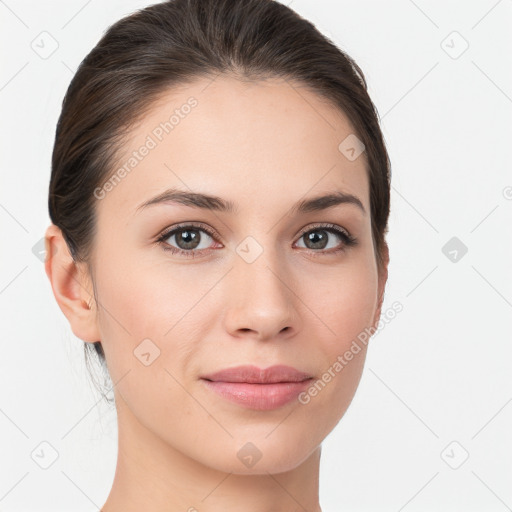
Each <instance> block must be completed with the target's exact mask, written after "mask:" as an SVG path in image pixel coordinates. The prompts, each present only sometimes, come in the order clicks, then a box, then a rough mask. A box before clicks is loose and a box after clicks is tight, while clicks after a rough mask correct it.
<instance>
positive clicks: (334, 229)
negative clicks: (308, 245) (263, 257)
mask: <svg viewBox="0 0 512 512" xmlns="http://www.w3.org/2000/svg"><path fill="white" fill-rule="evenodd" d="M186 228H194V229H197V230H199V231H205V232H206V234H207V235H208V236H210V237H211V238H213V239H214V240H216V239H217V238H220V237H219V235H218V234H217V233H216V232H215V231H214V230H213V229H211V228H210V227H208V226H206V225H205V224H202V223H197V224H196V223H192V224H190V223H188V224H178V225H176V226H172V228H171V229H168V230H165V231H164V232H163V233H162V234H161V235H160V236H158V238H157V239H156V242H157V243H159V244H161V245H162V246H163V249H164V250H166V251H170V252H171V253H173V254H180V255H183V256H185V257H186V258H195V257H196V253H197V252H203V251H206V252H207V253H209V252H211V251H212V250H214V249H191V250H188V251H186V250H184V249H178V248H176V247H173V246H172V245H169V244H168V243H167V242H166V240H167V239H168V238H169V237H170V236H172V235H174V234H176V233H179V232H180V231H186ZM316 230H324V231H328V232H329V233H334V234H335V235H338V236H339V238H341V239H342V241H343V243H342V245H341V247H339V248H337V249H331V250H328V251H325V250H314V249H309V250H308V251H309V252H310V253H312V254H313V256H315V257H316V256H322V255H334V254H338V253H340V252H342V251H345V250H346V249H348V248H349V247H353V246H355V245H357V243H358V241H357V239H356V238H354V237H353V236H352V235H351V234H350V233H349V232H348V231H345V230H342V229H340V228H339V227H338V226H336V224H314V225H313V226H310V227H308V229H306V230H303V231H302V232H301V234H300V235H299V240H300V239H301V238H302V237H303V236H304V235H306V234H308V233H310V232H312V231H316Z"/></svg>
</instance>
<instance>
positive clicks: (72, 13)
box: [0, 0, 512, 512]
mask: <svg viewBox="0 0 512 512" xmlns="http://www.w3.org/2000/svg"><path fill="white" fill-rule="evenodd" d="M146 5H149V3H148V2H144V1H135V0H130V1H127V0H122V1H121V0H116V1H113V0H110V1H108V2H106V1H99V0H92V1H89V2H87V1H86V0H73V1H69V0H68V1H64V0H62V1H59V2H57V1H46V2H37V1H35V0H32V1H30V2H29V1H21V0H5V1H1V2H0V19H1V27H2V30H0V39H1V48H2V65H1V70H0V105H1V112H2V115H1V134H0V140H1V143H2V152H1V160H0V161H1V179H2V186H1V189H0V225H1V230H2V231H1V239H2V246H1V247H2V250H1V258H2V259H1V265H0V308H1V313H2V333H1V334H2V340H1V343H2V345H1V346H2V357H1V359H0V379H1V381H0V433H1V436H0V510H1V511H30V510H37V511H43V510H48V511H50V510H51V511H52V512H55V511H69V510H73V511H75V510H76V511H92V510H98V508H99V507H100V506H101V505H102V504H103V503H104V500H105V499H106V496H107V494H108V492H109V490H110V487H111V484H112V479H113V476H114V470H115V462H116V449H117V445H116V436H117V432H116V423H115V414H114V411H113V410H110V411H109V409H108V407H107V406H106V405H105V404H104V403H103V402H102V401H101V400H100V397H99V395H98V394H97V393H96V392H95V391H94V388H93V387H92V385H91V383H90V380H89V377H88V375H87V373H86V369H85V366H84V358H83V352H82V346H83V343H82V342H81V341H80V340H78V339H77V338H76V337H74V335H73V334H72V332H71V330H70V328H69V325H68V323H67V321H66V319H65V317H64V316H63V314H62V313H61V311H60V309H59V308H58V306H57V304H56V302H55V300H54V298H53V294H52V292H51V288H50V284H49V282H48V280H47V277H46V274H45V273H44V267H43V264H42V262H41V261H40V259H38V258H37V257H36V256H35V255H34V254H33V251H32V249H33V247H34V246H35V245H36V244H37V243H38V242H39V241H40V240H41V238H42V236H43V234H44V230H45V229H46V227H47V225H48V224H49V217H48V213H47V197H48V195H47V194H48V183H49V176H50V156H51V151H52V147H53V138H54V132H55V125H56V122H57V118H58V115H59V113H60V105H61V101H62V98H63V96H64V93H65V91H66V89H67V86H68V84H69V82H70V80H71V78H72V76H73V73H74V70H75V69H76V67H77V66H78V64H79V62H80V61H81V60H82V59H83V58H84V57H85V55H86V54H87V53H88V52H89V51H90V50H91V49H92V48H93V46H94V45H95V44H96V42H97V41H98V39H99V38H100V36H101V35H102V33H103V32H104V31H105V29H106V28H107V27H108V26H109V25H110V24H112V23H113V22H114V21H116V20H118V19H119V18H121V17H123V16H124V15H126V14H128V13H130V12H132V11H133V10H135V9H137V8H141V7H144V6H146ZM290 7H292V8H293V9H295V10H296V11H297V12H298V13H299V14H301V15H303V16H304V17H306V18H307V19H309V20H311V21H312V22H313V23H315V24H316V25H317V27H318V28H319V29H320V30H321V31H322V32H323V33H324V34H325V35H327V36H328V37H330V38H332V39H333V40H334V42H335V43H336V44H338V45H339V46H340V47H342V48H343V49H344V50H346V51H347V52H348V53H349V55H351V56H352V57H353V58H354V59H355V60H356V62H357V63H358V64H359V65H360V66H361V67H362V69H363V71H364V73H365V75H366V77H367V79H368V82H369V90H370V95H371V97H372V98H373V100H374V102H375V104H376V106H377V108H378V111H379V113H380V116H381V119H382V128H383V131H384V135H385V138H386V141H387V144H388V148H389V152H390V156H391V160H392V165H393V167H392V214H391V218H390V233H389V236H388V242H389V244H390V247H391V263H390V275H389V282H388V287H387V292H386V300H385V304H384V310H385V309H386V308H388V307H390V306H391V304H392V303H393V302H394V301H400V302H401V303H402V305H403V311H402V312H401V313H399V314H398V315H397V316H396V318H395V319H394V320H393V321H392V322H390V323H389V324H388V325H387V326H386V327H385V328H384V329H383V330H382V331H380V332H379V333H378V334H377V335H376V336H375V337H374V339H373V341H372V342H371V344H370V348H369V352H368V359H367V363H366V366H365V371H364V373H363V376H362V379H361V383H360V386H359V388H358V391H357V393H356V396H355V398H354V401H353V403H352V404H351V406H350V407H349V409H348V411H347V413H346V415H345V416H344V417H343V419H342V420H341V422H340V423H339V425H338V426H337V427H336V429H335V430H334V431H333V432H332V433H331V434H330V435H329V436H328V437H327V439H326V440H325V442H324V443H323V451H322V465H321V475H320V493H321V495H320V498H321V500H320V501H321V505H322V507H323V510H324V512H330V511H341V510H343V511H366V510H368V511H376V510H378V511H393V512H398V511H402V510H405V511H406V512H414V511H431V510H439V511H484V510H485V511H487V512H491V511H496V512H501V511H505V510H512V441H511V435H510V433H511V432H512V429H511V427H512V379H511V371H510V366H511V362H512V357H511V356H512V348H511V343H510V341H511V336H510V327H511V318H512V315H511V313H512V271H511V262H512V242H511V238H512V237H511V226H512V200H511V199H512V188H511V187H512V173H511V166H510V164H511V157H510V145H511V140H512V139H511V135H512V133H511V132H512V130H511V120H512V116H511V114H512V99H511V98H512V72H511V68H510V62H511V60H510V55H511V49H512V47H511V42H512V31H511V29H510V27H511V21H512V2H511V1H510V0H500V1H496V0H489V1H487V0H485V1H483V0H482V1H478V2H477V1H472V2H468V1H440V0H438V1H430V2H427V1H424V0H422V1H420V0H416V1H415V2H413V1H407V0H393V1H386V2H383V1H377V0H374V1H346V0H343V1H339V0H338V1H334V0H332V1H328V0H321V1H319V0H315V1H314V2H313V1H312V0H310V1H306V0H303V1H301V0H293V1H292V2H291V4H290ZM43 31H46V32H48V33H49V34H51V37H53V38H54V39H55V40H56V41H57V43H58V48H57V50H56V51H55V52H54V53H53V54H52V55H51V56H49V57H48V58H46V59H43V58H41V57H40V56H39V55H38V54H37V53H36V52H35V51H34V50H33V49H32V47H31V44H32V45H34V44H35V43H33V41H35V42H36V43H37V41H40V39H38V37H48V36H47V35H44V36H40V34H41V32H43ZM454 31H456V32H457V33H458V34H453V32H454ZM443 41H444V42H443ZM464 41H466V42H467V44H469V47H468V48H467V50H466V51H464V52H463V53H462V54H460V55H458V54H459V53H460V52H461V50H463V49H464V45H465V44H466V43H464ZM46 47H47V48H48V46H46ZM454 57H457V58H454ZM452 237H457V238H458V239H459V240H460V241H461V242H462V243H463V244H464V245H465V246H466V247H467V249H468V251H467V253H466V254H465V255H463V256H462V257H459V258H458V260H457V261H455V262H454V261H451V260H450V259H449V257H447V256H445V254H444V253H443V251H442V248H443V247H444V245H445V244H446V243H447V242H448V241H449V240H450V239H451V238H452ZM458 254H459V256H460V254H461V253H460V251H459V253H458ZM43 441H46V442H47V443H50V444H51V445H52V446H53V447H54V449H55V450H56V451H57V452H58V455H59V456H58V459H57V460H56V462H55V463H54V464H52V465H51V466H50V467H49V468H48V469H46V470H45V469H42V468H41V467H40V466H39V465H38V464H36V462H35V461H34V460H33V459H32V458H31V453H32V452H33V450H34V449H36V451H37V450H39V453H42V452H41V449H42V450H43V452H44V453H46V454H48V453H51V449H49V448H48V447H47V446H46V445H43V447H41V446H39V445H40V443H41V442H43ZM454 441H455V443H454V444H450V443H453V442H454ZM447 447H448V448H447ZM446 448H447V449H446ZM466 452H467V453H466ZM467 455H469V457H468V458H467V460H466V461H465V462H464V463H463V464H462V465H460V467H459V468H458V469H453V468H452V467H450V465H451V466H457V465H459V464H460V463H461V462H462V461H463V458H464V456H467ZM241 509H243V506H242V505H241Z"/></svg>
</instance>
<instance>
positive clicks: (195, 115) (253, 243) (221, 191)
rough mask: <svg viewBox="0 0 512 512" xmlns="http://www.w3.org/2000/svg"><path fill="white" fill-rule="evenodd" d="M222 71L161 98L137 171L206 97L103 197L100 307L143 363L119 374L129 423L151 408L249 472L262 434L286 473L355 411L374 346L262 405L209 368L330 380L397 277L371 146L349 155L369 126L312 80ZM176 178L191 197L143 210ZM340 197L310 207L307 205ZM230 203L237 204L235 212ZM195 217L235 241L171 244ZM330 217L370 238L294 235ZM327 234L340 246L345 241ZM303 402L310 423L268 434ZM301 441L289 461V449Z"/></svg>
mask: <svg viewBox="0 0 512 512" xmlns="http://www.w3.org/2000/svg"><path fill="white" fill-rule="evenodd" d="M207 83H208V81H206V80H198V81H197V82H195V83H193V84H190V85H189V86H188V87H187V88H183V89H179V90H169V91H168V92H167V93H166V94H165V95H162V96H161V97H160V98H159V100H158V102H156V103H155V104H154V105H153V107H152V109H150V110H149V111H148V113H147V114H146V116H145V117H144V118H143V119H142V120H141V122H140V123H138V124H137V125H136V128H135V129H134V131H133V132H132V133H131V134H130V137H127V141H128V142H126V144H125V146H124V147H123V151H122V152H121V153H123V154H122V155H121V156H120V158H119V162H118V164H119V166H122V165H123V164H124V163H125V162H126V161H128V160H129V158H131V156H130V155H133V152H134V151H137V152H138V154H139V156H140V148H141V147H144V145H145V144H147V141H148V140H149V139H148V136H149V137H150V138H152V139H157V137H156V135H155V130H156V128H157V127H159V126H161V125H162V123H164V122H165V121H166V120H169V117H170V115H171V114H172V112H173V111H176V109H178V110H179V109H180V108H183V105H186V104H187V100H188V99H189V98H191V97H192V98H194V99H195V101H196V105H195V106H194V107H193V108H189V109H185V110H186V112H187V114H183V112H182V115H181V116H178V118H179V121H177V122H176V124H175V125H174V127H173V128H172V130H171V129H169V133H161V132H159V131H157V132H156V133H160V135H161V140H157V142H156V144H155V145H154V146H152V147H151V148H150V149H149V150H148V151H147V152H146V151H143V153H144V155H145V156H143V157H141V158H140V161H138V163H137V164H136V166H135V167H134V168H133V169H132V170H131V171H130V172H129V173H126V174H125V175H124V177H123V178H122V179H120V180H119V182H118V183H117V184H116V185H115V186H114V187H112V189H111V190H110V191H109V192H108V193H106V194H105V197H103V198H102V199H101V200H98V202H97V212H98V230H97V233H96V239H95V246H94V254H93V261H94V268H95V281H96V287H97V290H96V291H97V294H98V297H99V300H100V301H101V302H102V303H103V304H104V306H105V309H106V311H108V314H107V313H105V312H101V311H100V314H99V317H98V321H99V326H100V330H101V333H102V340H103V345H104V350H105V354H106V357H107V361H108V364H109V371H110V374H111V376H112V379H113V381H114V382H115V381H117V380H118V379H120V378H121V377H122V376H123V375H125V374H126V372H128V371H129V374H128V375H127V376H126V378H123V379H122V381H120V382H119V384H118V385H117V386H116V393H117V394H118V396H119V401H118V414H119V421H120V422H121V423H123V422H125V423H126V424H132V425H133V424H135V421H136V422H137V424H138V425H139V426H138V428H144V429H146V431H147V432H151V435H154V436H156V437H157V438H158V439H161V440H164V441H165V443H167V444H168V445H170V446H173V447H175V448H177V449H179V450H180V451H181V452H182V453H185V454H187V455H188V456H190V457H192V458H193V459H195V460H198V461H201V462H203V463H204V464H206V465H212V461H215V462H214V464H215V466H216V467H217V468H221V469H223V470H228V471H230V470H234V471H236V472H239V471H240V467H239V466H238V465H237V462H239V461H237V460H236V458H233V457H232V456H231V453H232V452H233V450H234V449H235V447H239V446H242V445H244V443H245V442H246V441H247V440H248V439H251V440H252V442H253V443H255V444H257V445H258V446H259V447H260V449H261V450H262V451H265V453H266V458H265V460H263V459H262V462H261V467H260V470H261V471H263V470H265V468H268V469H269V470H270V469H272V470H273V471H275V468H276V466H279V464H283V466H282V467H281V469H282V470H285V469H286V467H288V468H289V467H291V466H292V465H293V464H297V463H298V462H299V459H300V458H301V457H302V458H305V457H306V456H307V454H308V453H310V452H311V450H313V449H314V448H315V446H317V445H318V444H319V443H320V442H321V440H322V439H323V438H324V437H325V435H326V434H327V433H328V432H329V431H330V430H332V428H333V427H334V426H335V424H336V423H337V422H338V421H339V420H340V418H341V417H342V415H343V414H344V413H345V410H346V409H347V407H348V405H349V403H350V401H351V400H352V397H353V395H354V393H355V390H356V388H357V386H358V383H359V379H360V376H361V372H362V369H363V364H364V358H365V353H366V345H364V344H363V345H362V346H361V347H360V350H359V351H358V353H357V354H356V355H354V356H353V359H352V360H351V361H350V362H349V363H348V364H347V365H346V366H345V367H343V369H342V370H341V371H339V372H338V373H335V376H334V377H332V379H331V380H330V382H329V383H328V384H327V385H326V386H325V387H324V388H323V389H322V390H321V391H319V392H318V391H317V393H316V394H315V395H314V396H313V393H314V391H313V392H312V394H311V396H310V400H309V402H308V403H307V404H299V403H298V402H297V400H294V401H292V402H288V403H286V404H284V405H282V406H281V407H278V408H275V409H271V410H266V411H255V410H254V409H251V408H249V407H243V405H240V404H235V403H233V402H232V401H230V400H227V399H225V398H224V397H223V396H222V395H221V394H219V393H216V392H214V391H212V390H211V389H210V388H208V387H207V386H205V381H204V379H202V378H201V377H202V376H203V375H205V374H207V373H211V372H215V371H218V370H221V369H224V368H230V367H234V366H238V365H245V364H249V365H255V366H258V367H259V368H267V367H269V366H273V365H279V364H283V365H288V366H292V367H295V368H296V369H299V370H300V371H302V372H306V373H308V374H309V375H311V376H312V377H313V378H314V380H313V382H315V381H316V380H318V379H321V376H322V375H323V374H324V372H325V371H327V370H328V369H329V368H331V372H332V371H333V370H332V368H333V365H334V364H335V362H336V361H338V357H339V356H340V355H343V354H344V353H345V352H346V351H347V350H349V348H350V347H351V346H352V343H353V342H354V340H356V339H357V336H358V335H359V334H360V333H361V332H362V331H364V329H365V328H368V327H370V326H371V325H372V323H373V322H374V320H375V312H376V308H377V298H378V286H379V282H378V274H377V267H376V261H375V254H374V247H373V241H372V232H371V218H370V204H369V184H368V176H367V170H366V160H365V155H364V152H363V153H362V154H361V155H360V156H359V157H358V158H355V159H349V158H347V157H346V155H345V154H343V152H342V151H340V148H339V145H340V143H341V142H342V141H343V140H345V139H346V138H347V137H348V136H350V135H351V134H353V133H354V130H353V127H352V126H351V124H350V122H349V121H348V119H347V118H346V116H345V115H344V114H343V113H342V112H340V111H339V110H337V109H336V108H334V107H333V106H331V105H329V104H328V103H326V102H325V100H322V99H320V98H319V97H317V96H316V95H315V94H314V93H312V92H309V91H308V90H307V89H305V88H298V89H297V88H294V87H291V86H290V84H289V83H288V82H287V81H280V80H268V81H265V82H258V83H251V84H245V83H242V82H240V81H238V80H236V79H233V78H228V77H224V78H221V77H219V78H217V79H216V80H215V81H214V82H211V83H210V84H209V85H208V86H207V87H205V85H206V84H207ZM298 91H300V94H299V93H298ZM150 145H151V144H150ZM165 191H168V192H169V191H172V193H173V194H174V197H171V196H172V194H171V193H169V194H168V196H167V199H166V200H165V201H163V200H162V201H157V202H154V203H153V204H149V205H146V206H144V207H142V208H139V207H140V206H141V205H142V204H143V203H145V202H148V201H150V200H151V199H152V198H156V197H157V196H159V195H162V194H163V193H164V192H165ZM180 191H181V192H182V193H188V195H185V194H182V195H181V196H179V194H176V192H180ZM192 193H196V194H197V196H196V197H191V195H190V194H192ZM200 194H201V195H202V196H201V197H199V195H200ZM336 194H345V196H344V199H343V200H335V199H333V197H334V196H335V195H336ZM327 195H330V199H328V200H326V199H324V200H323V203H322V202H321V201H317V202H316V203H315V205H314V206H311V207H310V209H309V210H307V209H305V210H307V211H302V212H298V211H296V208H294V206H296V205H298V204H300V203H301V202H304V201H306V200H309V199H312V198H318V197H320V196H327ZM178 196H179V197H178ZM203 196H215V197H216V198H220V199H221V200H222V201H220V202H219V201H217V202H215V200H212V198H211V197H209V198H205V197H203ZM160 199H165V198H162V197H161V198H160ZM224 202H230V203H231V204H232V205H234V206H235V208H236V212H235V211H229V209H227V208H222V207H219V205H220V204H223V203H224ZM328 203H330V204H331V206H330V207H328V206H327V205H328ZM333 203H336V204H333ZM194 205H195V206H194ZM187 223H192V224H194V225H195V227H194V229H196V230H197V229H199V228H198V226H197V225H203V226H205V227H211V228H212V230H213V231H214V232H216V233H218V234H219V236H220V237H221V238H222V240H219V242H221V244H219V245H222V248H220V249H213V250H212V251H211V252H210V253H208V254H202V255H197V256H194V258H191V257H188V256H183V255H178V254H173V253H171V252H170V251H168V250H164V248H163V246H162V245H161V244H157V243H156V242H155V240H156V238H157V235H159V234H160V233H162V232H163V231H164V230H165V229H166V228H170V227H172V226H173V225H176V224H180V225H182V224H187ZM325 224H328V225H332V226H335V227H338V228H339V229H340V230H341V231H343V230H345V231H347V232H349V233H350V234H351V235H353V236H354V238H356V239H357V243H356V244H354V245H352V246H350V245H347V246H346V247H345V249H344V250H343V251H339V252H337V253H336V254H327V251H328V250H329V249H326V250H325V251H326V253H325V254H320V252H321V251H318V252H317V253H315V254H313V252H314V251H315V249H309V250H308V247H306V246H305V242H304V237H301V240H302V242H301V244H300V248H298V247H297V246H294V245H293V244H294V243H295V242H297V240H298V236H297V235H298V234H299V232H300V231H301V230H302V229H303V228H307V227H308V226H309V225H325ZM201 229H202V228H201ZM315 229H316V231H317V232H318V236H319V237H328V242H329V245H328V246H329V248H331V247H335V246H336V245H339V243H340V240H343V238H340V237H339V236H336V234H335V232H332V231H330V230H328V229H327V228H325V227H320V228H315ZM200 232H201V237H202V238H201V240H202V241H208V237H207V235H206V234H205V233H204V232H203V231H200ZM195 233H196V235H197V233H198V231H195ZM182 234H183V233H182ZM189 236H190V235H189ZM323 239H325V238H323ZM186 240H189V239H186ZM180 242H181V247H184V246H185V244H184V240H183V238H181V239H180ZM169 243H170V240H169ZM173 243H174V244H175V247H177V245H176V243H177V238H176V237H174V238H173ZM202 243H203V242H202ZM205 245H207V244H206V243H205ZM203 247H204V245H201V248H203ZM313 247H314V246H313ZM201 250H203V249H201ZM141 344H142V345H141ZM142 354H145V355H144V356H142ZM141 359H145V362H144V361H141ZM145 363H149V364H145ZM244 392H246V391H244ZM148 397H150V399H148ZM199 403H200V404H203V406H204V408H203V407H201V406H200V405H199ZM176 408H180V411H181V413H180V414H179V415H177V414H175V413H174V411H175V410H176ZM291 408H296V411H294V421H293V422H292V421H284V422H282V424H281V425H280V428H279V429H278V430H276V432H275V433H274V434H273V435H272V436H268V437H266V436H267V433H268V430H269V427H270V426H271V425H274V424H275V423H276V421H277V419H278V418H282V417H284V416H285V415H286V412H288V411H290V410H291ZM213 418H215V419H213ZM219 424H222V425H228V427H227V428H228V430H229V432H230V435H226V433H225V432H223V431H222V428H221V427H220V426H219ZM305 432H308V436H306V438H305V435H304V434H305ZM198 439H202V441H201V442H200V443H198V442H197V440H198ZM299 445H300V446H301V451H300V453H299V454H298V455H297V458H296V459H294V460H289V456H285V454H287V453H288V454H289V453H290V449H291V447H294V446H299ZM271 454H272V455H271ZM287 457H288V458H287ZM278 461H287V462H281V463H280V462H278ZM286 465H288V466H286ZM285 466H286V467H285Z"/></svg>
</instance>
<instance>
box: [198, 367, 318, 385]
mask: <svg viewBox="0 0 512 512" xmlns="http://www.w3.org/2000/svg"><path fill="white" fill-rule="evenodd" d="M201 378H202V379H204V380H208V381H211V382H239V383H247V384H276V383H280V382H282V383H285V382H303V381H305V380H307V379H311V378H312V376H311V375H309V374H308V373H306V372H303V371H300V370H298V369H296V368H294V367H293V366H287V365H274V366H270V367H268V368H265V369H261V368H258V367H257V366H253V365H243V366H236V367H234V368H226V369H224V370H220V371H217V372H215V373H212V374H210V375H205V376H203V377H201Z"/></svg>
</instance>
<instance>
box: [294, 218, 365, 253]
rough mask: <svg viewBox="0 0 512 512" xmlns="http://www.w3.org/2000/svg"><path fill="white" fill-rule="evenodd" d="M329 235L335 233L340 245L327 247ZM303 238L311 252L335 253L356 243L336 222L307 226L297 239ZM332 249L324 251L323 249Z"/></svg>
mask: <svg viewBox="0 0 512 512" xmlns="http://www.w3.org/2000/svg"><path fill="white" fill-rule="evenodd" d="M329 235H335V236H336V237H337V238H338V240H341V241H342V243H341V245H340V244H338V245H335V246H334V249H333V247H332V246H331V247H327V246H328V245H329V242H330V241H329V238H332V237H330V236H329ZM302 239H304V240H305V242H306V243H305V246H306V249H311V250H312V252H315V253H316V252H319V253H320V254H337V253H338V252H340V251H343V250H346V249H347V248H348V247H352V246H354V245H356V244H357V240H356V239H355V238H354V237H353V236H352V235H351V234H350V233H349V232H348V231H345V230H344V229H342V228H340V227H339V226H336V224H319V225H316V226H313V227H311V226H309V227H308V230H307V231H305V232H303V233H302V234H301V235H300V238H299V240H302ZM326 248H327V249H333V250H329V251H325V250H324V249H326Z"/></svg>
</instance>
